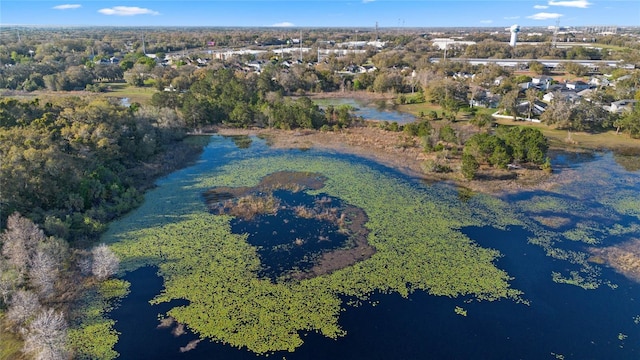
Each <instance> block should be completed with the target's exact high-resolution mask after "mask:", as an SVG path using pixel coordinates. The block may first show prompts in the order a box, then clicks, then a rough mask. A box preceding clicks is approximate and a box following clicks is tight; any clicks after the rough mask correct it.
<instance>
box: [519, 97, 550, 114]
mask: <svg viewBox="0 0 640 360" xmlns="http://www.w3.org/2000/svg"><path fill="white" fill-rule="evenodd" d="M547 106H549V105H547V104H546V103H544V102H542V101H540V100H536V101H534V102H533V108H532V109H531V112H532V114H533V115H535V116H540V115H542V113H543V112H545V110H547ZM516 109H517V111H518V113H519V114H526V115H529V114H528V112H529V101H523V102H521V103H519V104H518V106H517V107H516Z"/></svg>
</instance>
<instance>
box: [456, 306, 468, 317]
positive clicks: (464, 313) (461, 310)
mask: <svg viewBox="0 0 640 360" xmlns="http://www.w3.org/2000/svg"><path fill="white" fill-rule="evenodd" d="M453 311H454V312H455V313H456V314H458V315H460V316H467V310H465V309H464V308H462V307H460V306H456V307H455V309H453Z"/></svg>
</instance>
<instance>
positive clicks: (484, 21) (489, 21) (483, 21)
mask: <svg viewBox="0 0 640 360" xmlns="http://www.w3.org/2000/svg"><path fill="white" fill-rule="evenodd" d="M480 23H482V24H491V23H493V20H480Z"/></svg>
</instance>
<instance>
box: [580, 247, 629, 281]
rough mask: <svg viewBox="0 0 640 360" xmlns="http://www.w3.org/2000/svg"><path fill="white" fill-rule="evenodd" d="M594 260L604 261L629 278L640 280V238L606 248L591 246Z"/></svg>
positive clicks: (597, 261) (590, 250)
mask: <svg viewBox="0 0 640 360" xmlns="http://www.w3.org/2000/svg"><path fill="white" fill-rule="evenodd" d="M589 252H590V253H591V254H592V255H593V258H592V259H590V260H591V261H592V262H596V263H600V262H604V263H606V264H608V265H609V266H611V267H612V268H614V269H615V270H616V271H617V272H619V273H621V274H622V275H624V276H626V277H628V278H629V279H632V280H636V281H640V239H633V240H630V241H627V242H624V243H622V244H618V245H614V246H608V247H604V248H590V249H589Z"/></svg>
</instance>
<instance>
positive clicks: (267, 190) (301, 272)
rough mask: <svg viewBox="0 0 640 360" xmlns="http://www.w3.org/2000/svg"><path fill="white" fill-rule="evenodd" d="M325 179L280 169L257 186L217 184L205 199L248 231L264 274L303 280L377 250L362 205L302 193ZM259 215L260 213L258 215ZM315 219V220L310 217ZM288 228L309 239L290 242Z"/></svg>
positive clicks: (237, 228)
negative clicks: (369, 238) (371, 239)
mask: <svg viewBox="0 0 640 360" xmlns="http://www.w3.org/2000/svg"><path fill="white" fill-rule="evenodd" d="M324 180H325V178H324V177H323V176H321V175H320V174H315V173H308V172H292V171H284V172H276V173H272V174H269V175H267V176H265V177H264V178H262V180H261V181H260V183H259V184H258V185H257V186H255V187H246V186H244V187H238V188H230V187H222V188H213V189H211V190H208V191H206V192H205V199H206V201H207V205H208V206H209V208H210V209H212V211H213V212H214V213H216V214H228V215H231V216H234V217H236V219H235V220H234V221H233V223H232V228H233V231H234V232H241V233H248V234H249V237H248V239H247V240H248V242H249V243H250V244H252V245H254V246H256V247H257V248H258V255H259V256H260V258H261V262H262V265H263V269H262V271H261V272H260V275H267V276H269V277H271V278H272V279H274V280H275V279H277V278H280V280H290V279H298V280H300V279H303V278H310V277H314V276H319V275H323V274H326V273H330V272H333V271H335V270H338V269H341V268H344V267H347V266H351V265H353V264H355V263H356V262H358V261H362V260H366V259H368V258H370V257H371V256H372V255H373V254H374V253H375V248H374V247H372V246H370V245H369V244H368V242H367V235H368V234H369V231H368V230H367V229H366V228H365V226H364V225H365V224H366V222H367V220H368V219H367V216H366V214H365V213H364V211H363V210H362V209H359V208H357V207H354V206H351V205H348V204H343V203H342V202H341V201H339V200H337V199H333V198H331V197H328V196H315V197H314V196H311V195H306V194H302V193H301V192H302V191H303V190H309V189H314V190H318V189H320V188H322V187H323V186H324ZM282 189H291V190H282ZM236 196H241V197H239V198H237V197H236ZM281 197H284V198H281ZM245 199H249V200H245ZM247 203H249V204H250V205H251V206H250V207H247ZM256 215H261V216H260V217H259V218H257V219H256V218H255V217H256ZM276 215H278V216H276ZM296 217H297V218H296ZM311 219H313V220H315V221H313V222H310V221H307V220H311ZM291 222H292V223H291ZM309 226H311V228H309ZM263 229H269V230H263ZM275 229H277V230H275ZM287 229H288V230H289V231H288V232H289V233H290V234H298V233H299V231H301V232H303V233H306V237H302V238H301V237H297V236H296V237H295V240H293V241H291V239H290V238H291V237H292V235H287V234H282V232H285V231H286V230H287ZM265 231H272V233H271V234H268V233H265ZM309 231H311V232H309ZM278 233H280V234H278ZM275 235H277V237H276V236H275ZM344 240H347V241H346V244H345V245H344V246H341V243H342V242H343V241H344ZM336 247H338V248H336ZM328 250H331V251H328ZM265 261H266V262H268V263H269V265H268V266H267V264H265ZM283 263H284V264H283ZM314 263H315V264H314ZM285 264H286V265H285ZM305 265H313V266H312V267H311V268H308V266H305ZM293 266H295V267H296V268H295V269H294V268H292V267H293ZM300 267H305V268H300ZM265 268H266V269H265Z"/></svg>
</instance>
